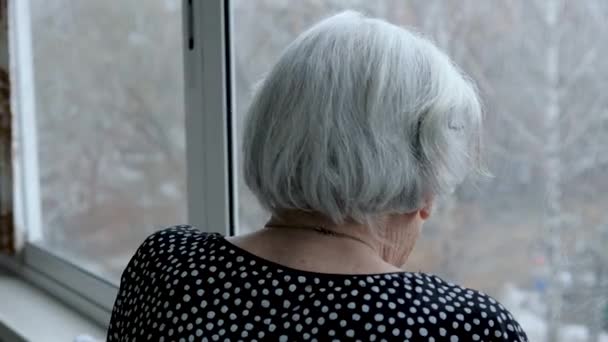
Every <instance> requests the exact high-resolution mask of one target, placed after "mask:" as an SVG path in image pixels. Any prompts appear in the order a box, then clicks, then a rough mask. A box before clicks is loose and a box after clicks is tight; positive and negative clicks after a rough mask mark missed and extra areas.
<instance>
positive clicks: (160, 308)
mask: <svg viewBox="0 0 608 342" xmlns="http://www.w3.org/2000/svg"><path fill="white" fill-rule="evenodd" d="M150 340H153V341H451V342H454V341H528V339H527V337H526V334H525V333H524V332H523V330H522V329H521V327H520V325H519V324H518V323H517V322H516V321H515V320H514V319H513V316H511V314H510V313H509V312H508V311H507V310H506V309H505V308H504V307H503V306H502V305H501V304H500V303H498V302H497V301H496V300H494V299H492V298H491V297H489V296H487V295H485V294H482V293H480V292H478V291H474V290H470V289H465V288H462V287H459V286H457V285H454V284H451V283H448V282H445V281H443V280H442V279H440V278H439V277H437V276H434V275H427V274H424V273H409V272H399V273H386V274H373V275H339V274H323V273H313V272H305V271H299V270H295V269H292V268H288V267H284V266H281V265H279V264H276V263H273V262H271V261H267V260H264V259H261V258H259V257H257V256H255V255H253V254H250V253H248V252H247V251H244V250H242V249H240V248H238V247H236V246H234V245H233V244H231V243H230V242H228V241H226V240H225V239H224V238H223V237H222V236H221V235H219V234H207V233H203V232H200V231H198V230H196V229H194V228H192V227H189V226H177V227H173V228H170V229H166V230H163V231H160V232H158V233H156V234H154V235H152V236H150V237H149V238H148V239H146V241H145V242H144V243H143V244H142V246H141V247H140V248H139V250H138V251H137V253H136V254H135V256H134V257H133V258H132V259H131V261H130V262H129V265H128V266H127V268H126V270H125V271H124V273H123V275H122V280H121V285H120V291H119V293H118V297H117V298H116V303H115V305H114V310H113V311H112V319H111V322H110V327H109V330H108V341H150Z"/></svg>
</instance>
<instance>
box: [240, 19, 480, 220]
mask: <svg viewBox="0 0 608 342" xmlns="http://www.w3.org/2000/svg"><path fill="white" fill-rule="evenodd" d="M481 120H482V110H481V105H480V101H479V98H478V96H477V91H476V89H475V86H474V85H473V83H472V82H471V81H470V80H469V79H468V78H467V77H466V76H465V75H464V74H463V73H462V72H461V71H460V70H459V69H458V68H457V67H456V66H455V65H454V64H453V63H452V62H451V61H450V59H449V57H447V56H446V55H445V54H444V53H442V52H441V51H440V50H439V49H438V48H437V47H436V46H435V45H433V43H431V42H430V41H429V40H427V39H425V38H423V37H421V36H420V35H418V34H416V33H413V32H410V31H408V30H406V29H403V28H400V27H397V26H395V25H392V24H389V23H387V22H385V21H383V20H379V19H373V18H368V17H365V16H363V15H361V14H359V13H356V12H352V11H347V12H344V13H341V14H338V15H335V16H333V17H330V18H328V19H325V20H323V21H321V22H319V23H318V24H316V25H315V26H313V27H312V28H310V29H309V30H308V31H306V32H304V33H303V34H302V35H300V36H299V37H298V38H297V39H296V40H295V41H294V42H292V43H291V44H290V45H289V46H288V47H287V49H286V50H285V51H284V52H283V54H282V55H281V57H280V58H279V60H278V62H277V63H276V65H275V66H274V67H273V68H272V70H271V71H270V73H269V74H268V75H267V77H266V78H265V80H263V81H262V82H261V83H260V86H259V88H258V89H257V91H256V93H255V96H254V99H253V102H252V104H251V107H250V108H249V112H248V118H247V122H246V124H245V130H244V137H243V169H244V175H245V182H246V183H247V185H248V186H249V188H250V189H251V190H252V191H253V193H254V194H255V195H256V196H257V198H258V200H259V201H260V202H261V204H262V205H263V206H265V207H266V208H267V209H269V210H270V211H272V212H274V213H277V212H278V211H280V210H284V209H300V210H309V211H314V212H318V213H320V214H323V215H325V216H327V217H329V218H331V219H332V220H333V221H334V222H336V223H339V222H342V221H343V220H345V219H355V220H357V221H360V222H363V221H364V220H370V219H373V218H375V217H379V215H383V214H389V213H406V212H412V211H414V210H417V209H420V208H421V207H422V206H424V203H425V201H426V200H427V199H430V198H431V197H434V196H437V195H442V194H445V193H448V192H450V191H451V190H452V189H453V188H454V187H455V186H456V185H457V184H458V183H460V182H462V180H463V179H464V178H465V176H466V175H467V174H468V173H469V172H470V171H471V169H473V168H477V167H478V166H479V145H480V139H481Z"/></svg>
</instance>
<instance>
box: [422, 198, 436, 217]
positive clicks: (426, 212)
mask: <svg viewBox="0 0 608 342" xmlns="http://www.w3.org/2000/svg"><path fill="white" fill-rule="evenodd" d="M432 209H433V200H427V201H426V204H425V205H424V207H422V208H421V209H420V211H419V213H420V218H421V219H422V220H423V221H426V220H428V218H429V217H431V210H432Z"/></svg>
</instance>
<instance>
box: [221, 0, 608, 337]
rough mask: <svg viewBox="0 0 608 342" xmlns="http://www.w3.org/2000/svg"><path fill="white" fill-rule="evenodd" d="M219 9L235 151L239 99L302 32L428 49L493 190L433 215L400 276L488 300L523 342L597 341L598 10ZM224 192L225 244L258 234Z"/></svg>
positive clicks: (468, 191)
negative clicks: (477, 137) (458, 84)
mask: <svg viewBox="0 0 608 342" xmlns="http://www.w3.org/2000/svg"><path fill="white" fill-rule="evenodd" d="M231 4H232V8H231V13H232V15H233V22H234V24H233V32H232V43H233V47H234V51H233V56H234V72H233V79H234V80H235V84H234V88H235V95H234V102H235V103H236V111H235V116H236V118H235V120H236V126H237V131H236V135H235V136H236V142H235V145H237V146H238V143H239V141H238V140H239V134H241V131H242V122H243V118H244V116H245V111H246V109H247V106H248V104H249V102H250V100H251V88H252V86H253V85H254V83H255V82H256V81H258V80H259V79H260V78H261V77H262V76H263V75H264V73H265V72H266V71H268V69H269V68H270V67H271V66H272V64H273V62H274V61H275V60H276V59H277V57H278V55H279V53H280V52H281V50H282V49H283V48H285V47H286V45H287V44H288V43H290V42H291V41H292V40H293V39H294V38H295V37H296V36H297V35H298V34H299V33H301V32H302V31H303V30H304V29H306V28H307V27H309V26H310V25H312V24H313V23H315V22H316V21H318V20H320V19H322V18H324V17H326V16H328V15H330V14H332V13H335V12H337V11H341V10H345V9H356V10H359V11H362V12H364V13H368V14H369V15H371V16H376V17H382V18H386V19H388V20H389V21H391V22H393V23H397V24H400V25H405V26H414V27H417V28H419V29H420V30H421V31H423V32H425V33H426V34H429V35H430V36H432V38H433V39H434V40H435V41H436V43H437V44H438V45H439V46H440V47H441V48H443V49H444V50H446V51H447V52H448V53H449V54H450V55H451V56H452V57H453V59H454V60H455V61H456V63H457V64H458V65H460V66H461V67H462V68H463V69H464V70H465V71H466V72H467V73H468V74H469V75H471V76H472V78H473V79H475V80H476V82H477V83H478V86H479V88H480V92H481V95H482V98H483V100H484V102H485V106H486V109H485V111H486V117H487V118H486V123H485V129H486V134H485V135H486V136H485V143H484V146H485V150H486V151H485V152H486V153H485V155H486V162H487V164H489V168H490V170H491V171H492V173H493V174H494V177H493V178H491V179H486V180H482V181H481V182H475V183H472V182H469V183H468V184H465V185H463V186H461V187H460V188H458V189H457V190H456V192H455V194H454V195H453V196H452V197H450V198H447V199H446V200H444V201H442V202H441V203H438V205H437V208H436V209H435V213H434V218H433V220H432V221H431V222H429V223H428V224H427V225H426V226H425V230H424V232H423V237H422V239H421V241H419V243H418V245H417V246H416V248H415V251H414V254H413V256H412V257H411V259H410V260H409V262H408V264H407V265H406V268H407V269H410V270H423V271H428V272H434V273H437V274H439V275H441V276H444V277H446V278H448V279H450V280H454V281H457V282H459V283H462V284H464V285H466V286H470V287H474V288H478V289H482V290H484V291H487V292H489V293H490V294H492V295H494V296H496V297H497V298H499V299H500V300H502V301H503V302H504V304H505V305H507V306H508V307H509V308H510V309H511V310H512V311H513V313H514V314H515V315H516V318H517V319H518V320H520V321H521V323H522V325H523V326H524V328H525V329H526V330H527V331H528V333H529V335H530V338H531V340H533V341H556V340H557V337H556V336H561V340H564V341H565V340H567V341H574V340H581V341H582V340H583V339H585V338H588V339H587V340H589V341H596V340H597V338H598V336H600V335H601V334H604V335H603V336H605V337H604V338H608V333H607V331H608V252H607V250H608V249H607V248H606V246H608V213H607V211H606V208H607V207H606V203H608V202H607V201H608V198H606V194H607V193H608V181H607V180H608V178H607V177H606V176H605V175H606V172H607V171H608V159H607V158H606V156H608V147H606V146H608V144H607V143H608V139H607V137H608V114H607V113H608V110H607V108H608V96H607V95H606V94H605V91H604V89H605V86H606V84H605V83H606V82H605V79H607V77H608V65H606V62H605V58H602V57H601V56H603V55H604V54H606V53H607V52H608V50H607V49H608V41H606V38H605V37H603V36H601V35H598V33H599V32H605V31H606V29H608V27H607V26H606V25H607V24H606V23H608V21H607V20H606V17H607V16H608V4H607V3H605V2H604V1H598V0H584V1H576V2H574V1H572V2H570V1H557V0H547V1H527V0H517V1H509V2H504V1H484V2H480V1H474V0H466V1H460V2H450V1H441V0H433V1H428V0H408V1H404V0H401V1H396V0H383V1H358V0H323V1H298V2H288V1H276V0H259V1H247V0H234V1H232V3H231ZM237 190H238V198H239V203H238V216H239V217H238V218H239V220H238V222H239V223H238V226H237V232H241V233H242V232H248V231H252V230H255V229H258V228H260V227H262V226H263V224H264V223H265V220H266V219H267V218H268V214H267V213H265V212H264V211H263V210H262V209H261V208H260V207H259V206H258V205H257V201H256V200H255V198H254V196H253V195H252V194H251V193H250V192H249V191H248V189H247V188H246V187H245V185H244V183H243V181H242V177H239V182H238V186H237ZM602 331H604V332H603V333H602Z"/></svg>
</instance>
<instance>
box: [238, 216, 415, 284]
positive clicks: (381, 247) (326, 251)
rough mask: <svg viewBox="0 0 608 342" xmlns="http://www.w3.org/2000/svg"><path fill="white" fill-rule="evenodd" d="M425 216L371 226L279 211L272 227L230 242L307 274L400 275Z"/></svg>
mask: <svg viewBox="0 0 608 342" xmlns="http://www.w3.org/2000/svg"><path fill="white" fill-rule="evenodd" d="M423 216H424V215H421V214H420V211H416V212H412V213H407V214H394V215H387V216H385V217H383V218H382V219H379V220H377V221H376V222H375V224H374V226H373V227H370V226H368V225H365V224H361V223H359V222H356V221H354V220H345V221H344V222H342V223H340V224H336V223H334V222H333V221H332V220H330V219H328V218H326V217H323V216H322V215H319V214H316V213H312V212H305V211H299V210H281V211H279V212H277V213H276V214H275V215H273V216H272V218H271V219H270V220H269V221H268V224H267V225H272V226H275V227H274V228H266V229H261V230H259V231H256V232H254V233H251V234H248V235H244V236H237V237H233V238H229V241H230V242H232V243H234V244H235V245H237V246H239V247H241V248H243V249H245V250H248V251H249V252H251V253H253V254H256V255H258V256H260V257H262V258H266V259H269V260H271V261H274V262H277V263H279V264H283V265H285V266H288V267H292V268H296V269H301V270H306V271H312V272H321V273H345V274H365V273H368V274H369V273H387V272H398V271H402V268H401V267H402V266H403V265H404V264H405V262H406V260H407V258H408V256H409V255H410V253H411V252H412V249H413V248H414V244H415V242H416V240H417V238H418V236H419V233H420V229H421V226H422V223H423V221H424V217H423ZM287 227H300V228H297V229H293V228H287ZM314 227H322V228H324V229H328V230H331V231H334V232H337V233H339V235H338V236H332V235H324V234H319V233H318V232H315V231H314V230H313V228H314ZM341 235H346V236H350V237H352V238H347V237H345V236H341ZM358 240H360V241H358Z"/></svg>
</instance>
